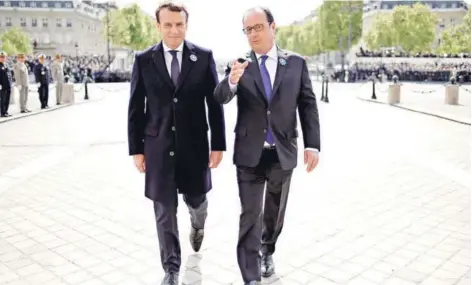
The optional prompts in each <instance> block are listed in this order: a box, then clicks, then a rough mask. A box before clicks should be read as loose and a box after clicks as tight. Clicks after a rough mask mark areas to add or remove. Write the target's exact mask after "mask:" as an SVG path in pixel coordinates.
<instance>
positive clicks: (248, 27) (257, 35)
mask: <svg viewBox="0 0 472 285" xmlns="http://www.w3.org/2000/svg"><path fill="white" fill-rule="evenodd" d="M243 29H244V33H245V34H246V36H247V39H248V42H249V45H250V46H251V48H252V50H253V51H254V52H256V53H261V54H265V53H267V52H268V51H269V50H270V49H271V48H272V45H273V43H274V37H275V23H269V22H268V21H267V16H266V15H265V13H264V11H259V10H254V11H250V12H248V13H247V14H246V16H245V18H244V21H243Z"/></svg>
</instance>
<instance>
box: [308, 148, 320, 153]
mask: <svg viewBox="0 0 472 285" xmlns="http://www.w3.org/2000/svg"><path fill="white" fill-rule="evenodd" d="M305 150H311V151H314V152H316V153H318V152H320V150H319V149H316V148H311V147H307V148H305Z"/></svg>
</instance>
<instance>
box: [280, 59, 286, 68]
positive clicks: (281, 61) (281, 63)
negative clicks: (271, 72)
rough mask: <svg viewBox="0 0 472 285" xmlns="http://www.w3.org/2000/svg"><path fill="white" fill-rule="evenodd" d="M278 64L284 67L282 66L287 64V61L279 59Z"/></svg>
mask: <svg viewBox="0 0 472 285" xmlns="http://www.w3.org/2000/svg"><path fill="white" fill-rule="evenodd" d="M279 63H280V65H282V66H284V65H286V64H287V61H286V60H285V59H283V58H281V59H279Z"/></svg>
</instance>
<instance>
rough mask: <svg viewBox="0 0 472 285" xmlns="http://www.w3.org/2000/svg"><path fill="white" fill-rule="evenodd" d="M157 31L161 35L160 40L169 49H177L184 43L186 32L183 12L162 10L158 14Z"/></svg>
mask: <svg viewBox="0 0 472 285" xmlns="http://www.w3.org/2000/svg"><path fill="white" fill-rule="evenodd" d="M157 30H158V31H159V32H160V33H161V35H162V40H163V41H164V43H165V44H166V45H167V46H168V47H169V48H171V49H175V48H177V47H178V46H179V45H180V44H181V43H182V42H183V41H184V39H185V33H186V32H187V18H186V15H185V12H184V11H182V12H172V11H170V10H169V9H162V10H161V11H160V12H159V23H157Z"/></svg>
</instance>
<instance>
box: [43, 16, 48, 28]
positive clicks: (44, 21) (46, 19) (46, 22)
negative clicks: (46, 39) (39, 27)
mask: <svg viewBox="0 0 472 285" xmlns="http://www.w3.org/2000/svg"><path fill="white" fill-rule="evenodd" d="M42 22H43V28H47V27H48V18H43V19H42Z"/></svg>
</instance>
